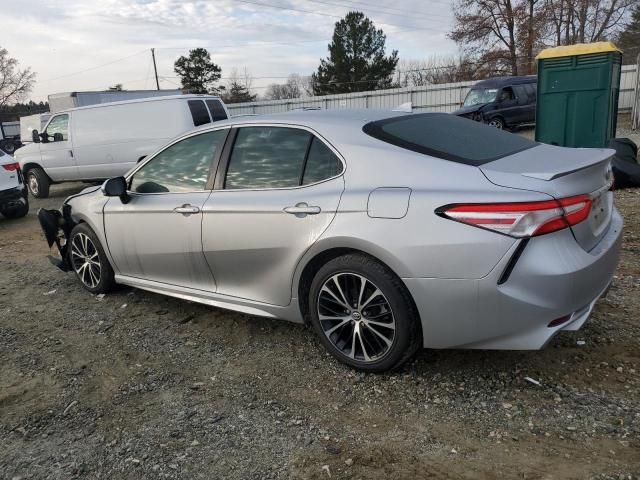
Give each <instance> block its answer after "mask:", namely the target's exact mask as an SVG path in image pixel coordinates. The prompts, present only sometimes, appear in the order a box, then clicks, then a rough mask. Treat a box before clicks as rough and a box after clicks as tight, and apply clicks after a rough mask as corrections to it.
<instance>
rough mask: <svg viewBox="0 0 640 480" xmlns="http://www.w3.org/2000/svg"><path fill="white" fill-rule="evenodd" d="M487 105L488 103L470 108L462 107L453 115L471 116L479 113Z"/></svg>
mask: <svg viewBox="0 0 640 480" xmlns="http://www.w3.org/2000/svg"><path fill="white" fill-rule="evenodd" d="M485 105H486V103H477V104H475V105H469V106H468V107H462V108H459V109H458V110H456V111H455V112H453V115H469V114H470V113H475V112H477V111H479V110H480V109H481V108H482V107H484V106H485Z"/></svg>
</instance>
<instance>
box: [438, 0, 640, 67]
mask: <svg viewBox="0 0 640 480" xmlns="http://www.w3.org/2000/svg"><path fill="white" fill-rule="evenodd" d="M637 3H638V0H457V1H456V3H455V4H454V7H453V8H454V17H455V25H454V28H453V30H452V31H451V33H450V34H449V37H450V38H451V39H453V40H454V41H455V42H456V43H458V44H459V45H460V46H461V47H462V50H463V52H465V53H467V54H468V55H471V56H473V57H474V58H475V59H476V60H477V62H478V64H479V66H484V68H485V69H488V70H493V71H494V75H495V74H500V73H509V74H511V75H527V74H531V73H534V71H535V55H536V54H537V53H538V52H539V51H540V50H542V49H543V48H545V47H548V46H555V45H568V44H573V43H581V42H595V41H599V40H605V39H607V38H611V37H613V36H614V35H615V34H616V33H617V32H619V31H620V30H621V29H622V28H623V27H624V23H625V19H626V18H627V17H628V16H629V11H630V7H631V6H632V5H633V4H637Z"/></svg>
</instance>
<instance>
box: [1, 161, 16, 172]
mask: <svg viewBox="0 0 640 480" xmlns="http://www.w3.org/2000/svg"><path fill="white" fill-rule="evenodd" d="M2 168H4V169H5V170H8V171H9V172H15V171H16V170H18V169H19V168H20V164H19V163H18V162H16V163H7V164H6V165H2Z"/></svg>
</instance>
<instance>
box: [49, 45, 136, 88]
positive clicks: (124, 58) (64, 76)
mask: <svg viewBox="0 0 640 480" xmlns="http://www.w3.org/2000/svg"><path fill="white" fill-rule="evenodd" d="M146 51H147V50H146V49H145V50H141V51H139V52H137V53H134V54H132V55H127V56H126V57H122V58H118V59H116V60H112V61H110V62H107V63H103V64H100V65H96V66H95V67H89V68H85V69H84V70H78V71H77V72H72V73H67V74H65V75H61V76H59V77H54V78H49V79H47V80H43V82H52V81H54V80H59V79H61V78H67V77H73V76H74V75H78V74H80V73H84V72H89V71H91V70H97V69H98V68H102V67H106V66H107V65H112V64H114V63H118V62H121V61H122V60H126V59H128V58H132V57H135V56H137V55H140V54H141V53H144V52H146Z"/></svg>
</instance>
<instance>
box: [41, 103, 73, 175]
mask: <svg viewBox="0 0 640 480" xmlns="http://www.w3.org/2000/svg"><path fill="white" fill-rule="evenodd" d="M70 120H71V115H70V114H68V113H61V114H59V115H54V116H53V117H51V120H49V123H48V124H47V126H46V128H45V130H44V132H43V134H44V139H43V141H42V143H40V155H41V160H42V166H43V167H44V168H45V170H46V171H47V174H48V175H49V176H50V177H51V179H52V180H75V179H77V178H78V166H77V164H76V159H75V157H74V153H73V144H72V142H71V129H70Z"/></svg>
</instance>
